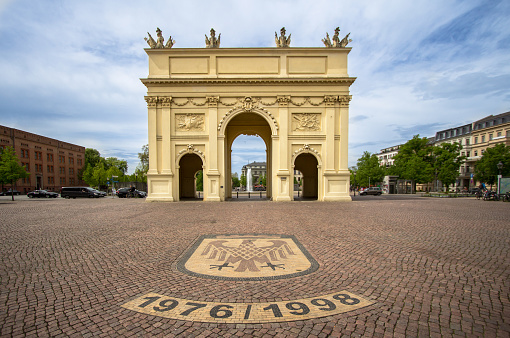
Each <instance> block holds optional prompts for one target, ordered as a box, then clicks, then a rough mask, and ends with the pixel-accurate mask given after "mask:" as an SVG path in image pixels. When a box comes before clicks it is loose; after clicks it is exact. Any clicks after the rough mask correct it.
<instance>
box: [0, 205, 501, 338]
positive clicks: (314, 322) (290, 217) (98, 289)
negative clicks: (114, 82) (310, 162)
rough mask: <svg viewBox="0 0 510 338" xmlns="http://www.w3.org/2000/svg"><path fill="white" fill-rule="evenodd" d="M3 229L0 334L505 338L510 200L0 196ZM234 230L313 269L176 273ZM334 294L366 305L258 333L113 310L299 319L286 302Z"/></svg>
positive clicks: (267, 326) (254, 326)
mask: <svg viewBox="0 0 510 338" xmlns="http://www.w3.org/2000/svg"><path fill="white" fill-rule="evenodd" d="M0 219H1V222H0V238H2V244H1V245H0V260H1V261H0V281H1V283H0V307H1V308H2V309H3V311H1V312H0V327H1V331H0V334H1V335H2V336H13V337H28V336H34V337H35V336H57V337H58V336H62V337H67V336H82V337H89V336H90V337H93V336H105V337H106V336H107V337H114V336H128V337H129V336H133V337H136V336H168V337H172V336H187V337H226V336H230V337H237V336H239V337H243V336H245V337H250V336H254V337H264V336H266V337H271V336H277V337H296V336H303V337H307V336H308V337H313V336H316V337H327V336H330V337H338V336H374V337H377V336H378V337H386V336H393V337H395V336H402V337H435V336H438V337H439V336H456V337H457V336H458V337H464V336H501V337H504V336H509V335H510V301H509V299H510V291H509V290H510V285H509V282H508V281H509V280H510V278H509V277H510V276H509V275H510V242H509V238H510V221H509V219H510V204H509V203H503V202H485V201H478V200H475V199H471V198H462V199H447V200H445V199H430V198H420V197H416V196H381V197H370V196H367V197H356V198H355V200H354V201H353V202H352V203H319V202H292V203H269V202H265V201H243V202H225V203H206V202H202V201H189V202H179V203H146V202H145V201H143V200H138V199H127V200H123V199H112V198H104V199H90V200H89V199H82V200H79V199H77V200H65V199H56V200H51V201H50V200H41V201H38V200H33V201H32V200H23V199H20V200H17V201H15V202H11V201H8V200H3V199H1V200H0ZM232 234H272V235H287V236H294V237H295V238H296V239H297V240H298V241H299V243H300V244H301V245H302V246H303V247H304V248H305V249H306V250H307V251H308V252H309V254H310V255H311V256H312V257H313V258H314V259H315V260H316V261H317V263H318V265H319V267H318V269H317V270H315V271H313V272H311V273H309V274H305V275H298V276H296V277H291V278H284V279H267V280H228V279H227V280H219V279H211V278H203V277H200V276H193V275H189V274H186V273H183V272H181V271H180V270H179V269H178V268H177V265H178V262H179V260H180V259H181V258H182V257H183V255H184V254H185V253H186V252H187V250H188V249H189V248H190V247H192V246H193V244H194V243H195V242H196V241H197V239H199V238H200V237H201V236H204V235H215V236H218V235H232ZM342 290H345V291H346V292H349V293H351V294H353V295H357V296H359V297H360V298H362V299H366V300H368V301H370V302H371V304H370V305H367V306H364V307H362V308H359V309H354V310H352V311H347V312H344V313H335V314H330V315H328V314H327V313H326V315H322V314H321V316H319V317H310V316H308V315H305V316H304V318H296V320H294V321H283V322H280V321H275V320H274V318H275V317H274V314H273V313H272V311H266V312H268V313H267V316H266V319H264V320H262V321H260V322H259V323H245V322H242V320H241V319H242V318H241V319H240V321H239V322H227V321H226V320H225V321H223V322H222V321H218V322H214V323H208V322H203V321H202V320H203V317H201V315H199V313H198V312H195V313H190V316H189V317H188V319H191V320H182V319H180V318H178V319H176V318H165V317H163V316H160V315H158V313H156V312H158V311H153V312H155V313H154V314H153V313H150V314H145V313H140V312H138V311H134V310H132V309H125V308H123V307H122V305H123V304H126V303H127V302H129V301H132V300H135V299H138V298H140V297H142V296H144V295H147V294H149V293H155V294H159V295H164V296H165V297H168V298H172V297H174V298H177V299H183V300H187V301H189V302H194V303H199V304H202V303H204V304H205V303H211V304H213V303H214V305H215V306H218V305H222V304H225V303H236V304H249V303H253V304H255V303H268V304H280V310H281V311H284V312H285V311H294V312H298V313H299V312H301V311H303V312H306V311H305V310H303V308H302V307H301V306H302V305H299V304H298V305H296V304H294V305H289V309H290V310H289V309H287V308H286V304H289V303H292V302H294V303H296V302H297V303H300V304H305V303H306V302H309V301H310V300H311V299H319V298H320V299H322V296H325V295H332V294H334V293H335V292H340V291H342ZM352 297H354V296H352ZM337 302H339V301H338V300H337ZM306 304H307V306H308V307H313V306H314V305H313V304H311V303H306ZM320 304H322V303H320ZM337 304H340V303H337ZM167 305H168V303H167ZM322 307H324V306H322ZM317 308H318V307H317ZM317 308H314V310H313V311H316V312H326V311H324V310H320V309H319V310H318V309H317ZM159 309H160V310H161V308H159ZM223 309H224V308H223ZM163 310H164V308H163ZM209 310H210V309H209V308H208V309H207V311H205V312H203V313H204V314H205V315H208V314H209V313H210V311H209ZM313 311H311V312H313ZM218 314H219V315H221V314H224V312H218ZM243 316H244V312H243ZM294 316H296V317H300V315H294ZM307 316H308V317H307ZM220 319H221V318H220Z"/></svg>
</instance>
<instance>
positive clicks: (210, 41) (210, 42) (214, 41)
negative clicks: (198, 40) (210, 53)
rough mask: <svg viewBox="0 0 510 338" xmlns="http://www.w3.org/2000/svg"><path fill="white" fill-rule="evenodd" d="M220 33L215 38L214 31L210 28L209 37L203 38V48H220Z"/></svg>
mask: <svg viewBox="0 0 510 338" xmlns="http://www.w3.org/2000/svg"><path fill="white" fill-rule="evenodd" d="M220 39H221V33H220V34H219V35H218V38H216V31H215V30H214V29H213V28H211V37H210V38H208V37H207V35H206V36H205V47H206V48H219V47H220Z"/></svg>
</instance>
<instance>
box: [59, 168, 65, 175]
mask: <svg viewBox="0 0 510 338" xmlns="http://www.w3.org/2000/svg"><path fill="white" fill-rule="evenodd" d="M65 173H66V168H64V167H60V170H59V174H60V175H63V174H65Z"/></svg>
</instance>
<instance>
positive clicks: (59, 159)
mask: <svg viewBox="0 0 510 338" xmlns="http://www.w3.org/2000/svg"><path fill="white" fill-rule="evenodd" d="M58 162H59V163H66V157H65V156H62V155H59V156H58Z"/></svg>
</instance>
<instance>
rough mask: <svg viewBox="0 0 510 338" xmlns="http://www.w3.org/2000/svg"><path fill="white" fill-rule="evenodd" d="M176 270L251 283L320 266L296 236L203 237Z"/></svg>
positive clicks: (299, 272) (304, 271)
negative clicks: (251, 281)
mask: <svg viewBox="0 0 510 338" xmlns="http://www.w3.org/2000/svg"><path fill="white" fill-rule="evenodd" d="M177 268H178V270H179V271H181V272H183V273H186V274H189V275H192V276H196V277H202V278H212V279H221V280H244V281H250V280H267V279H282V278H292V277H298V276H302V275H306V274H309V273H312V272H314V271H316V270H317V269H318V268H319V264H318V263H317V261H316V260H315V259H314V258H313V257H312V255H310V253H308V251H307V250H306V249H305V248H304V247H303V245H301V243H299V241H298V240H297V239H296V238H295V237H294V236H290V235H267V234H266V235H264V234H260V235H258V234H257V235H250V234H247V235H243V234H241V235H204V236H201V237H200V238H199V239H198V240H197V241H196V242H195V244H194V245H193V246H192V247H191V248H190V249H189V250H188V251H187V252H186V253H185V255H184V256H183V257H182V258H181V259H180V260H179V262H178V264H177Z"/></svg>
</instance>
